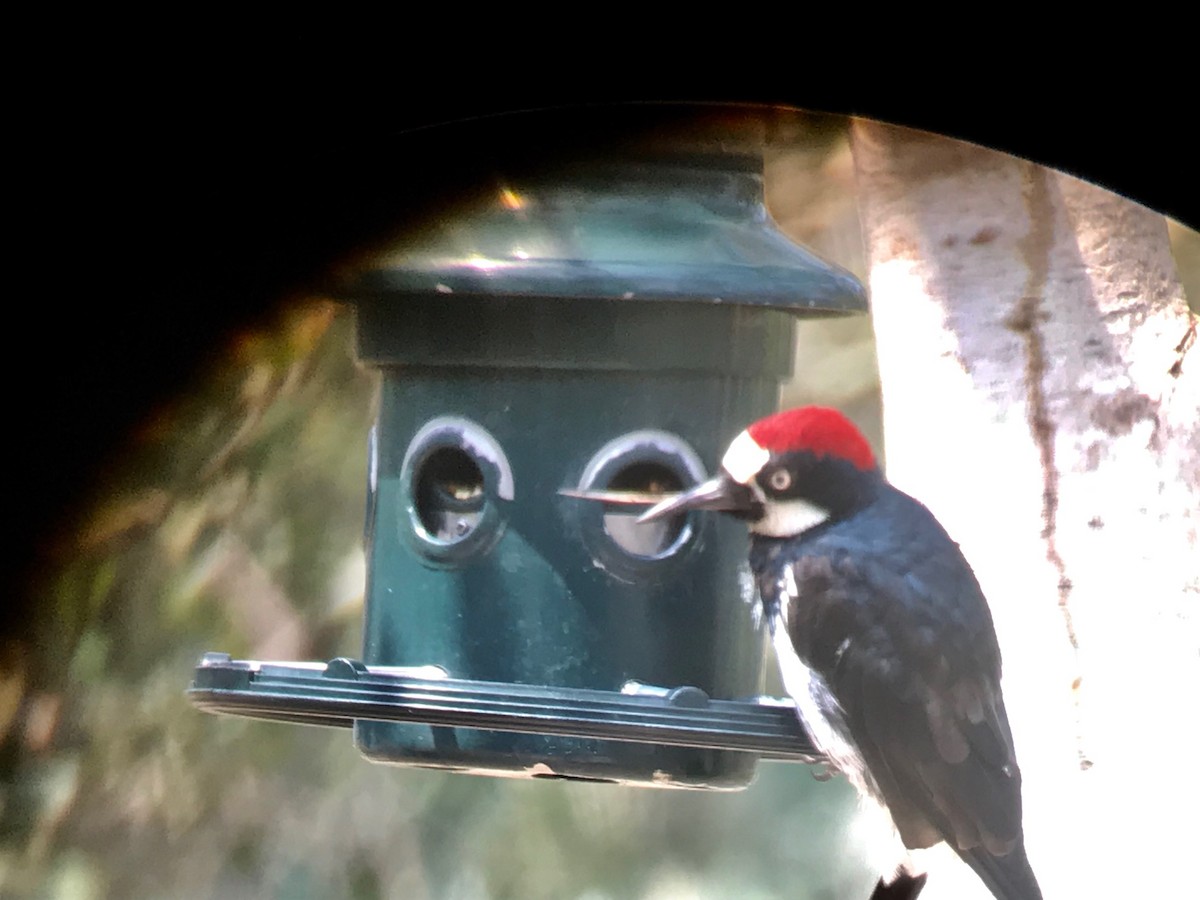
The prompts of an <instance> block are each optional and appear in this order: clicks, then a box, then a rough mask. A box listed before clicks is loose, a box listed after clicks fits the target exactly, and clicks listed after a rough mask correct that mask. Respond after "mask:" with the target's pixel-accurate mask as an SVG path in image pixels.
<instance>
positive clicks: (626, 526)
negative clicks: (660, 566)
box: [604, 462, 685, 556]
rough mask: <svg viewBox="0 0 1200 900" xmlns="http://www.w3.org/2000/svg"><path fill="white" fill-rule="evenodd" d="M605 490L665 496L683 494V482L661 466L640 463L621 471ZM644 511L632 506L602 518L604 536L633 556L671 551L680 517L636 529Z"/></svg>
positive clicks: (644, 508)
mask: <svg viewBox="0 0 1200 900" xmlns="http://www.w3.org/2000/svg"><path fill="white" fill-rule="evenodd" d="M608 490H610V491H631V492H636V493H640V494H664V495H665V494H674V493H678V492H679V491H682V490H683V482H682V481H681V480H680V478H679V475H677V474H676V473H675V472H674V471H672V470H671V469H669V468H668V467H667V466H664V465H663V464H662V463H656V462H640V463H633V464H631V465H628V466H625V467H624V468H623V469H620V470H619V471H618V472H617V473H616V474H615V475H614V476H613V477H612V480H611V481H609V483H608ZM647 508H648V507H644V506H633V507H631V508H629V509H614V510H612V511H610V512H605V514H604V530H605V532H607V533H608V536H609V537H610V538H612V539H613V541H614V542H616V544H617V545H618V546H620V547H621V549H623V550H625V551H626V552H627V553H632V554H634V555H635V556H658V555H659V554H661V553H663V552H664V551H666V550H667V549H668V548H670V547H671V546H672V545H673V544H674V543H675V542H676V541H677V540H678V539H679V535H680V533H681V532H682V531H683V525H684V521H685V517H684V516H683V515H678V516H671V518H669V519H666V520H663V521H661V522H646V523H644V524H640V525H639V524H638V521H637V518H638V516H640V515H641V514H642V513H644V512H645V511H646V509H647Z"/></svg>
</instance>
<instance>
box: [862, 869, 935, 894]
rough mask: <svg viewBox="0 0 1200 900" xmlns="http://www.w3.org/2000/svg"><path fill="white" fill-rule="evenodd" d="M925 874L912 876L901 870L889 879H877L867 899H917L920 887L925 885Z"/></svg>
mask: <svg viewBox="0 0 1200 900" xmlns="http://www.w3.org/2000/svg"><path fill="white" fill-rule="evenodd" d="M925 877H926V876H925V875H917V876H912V875H909V874H907V873H905V872H901V873H900V874H899V875H897V876H896V877H895V878H893V879H892V880H891V881H884V880H883V879H882V878H880V879H879V883H878V884H877V885H875V890H873V891H872V892H871V896H870V897H869V898H867V900H917V895H918V894H919V893H921V888H923V887H925Z"/></svg>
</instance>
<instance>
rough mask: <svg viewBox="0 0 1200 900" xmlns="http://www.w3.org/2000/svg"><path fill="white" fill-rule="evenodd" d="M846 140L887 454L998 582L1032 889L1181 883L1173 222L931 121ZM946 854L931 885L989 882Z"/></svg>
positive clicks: (1185, 375) (1192, 778) (1190, 742)
mask: <svg viewBox="0 0 1200 900" xmlns="http://www.w3.org/2000/svg"><path fill="white" fill-rule="evenodd" d="M852 143H853V150H854V158H855V167H856V178H857V184H858V191H859V202H860V209H861V214H862V220H863V228H864V234H865V237H866V243H867V253H868V258H869V272H870V277H869V283H870V290H871V302H872V314H873V321H874V325H875V332H876V342H877V348H878V357H879V368H880V376H881V380H882V385H883V406H884V433H885V436H886V450H887V460H888V477H889V478H890V479H891V481H892V482H893V483H894V484H896V485H897V486H898V487H899V488H900V489H901V490H905V491H907V492H909V493H912V494H913V495H914V496H916V497H918V498H919V499H921V500H922V501H923V502H925V503H926V505H928V506H929V507H930V509H931V510H932V511H933V512H934V514H935V515H937V516H938V518H939V519H940V520H941V521H942V523H943V524H944V525H945V526H946V528H947V529H948V530H949V532H950V534H951V535H952V536H954V538H955V539H956V540H958V541H959V542H960V544H961V545H962V548H963V551H964V553H965V554H966V556H967V559H968V560H969V561H970V562H971V564H972V566H973V567H974V568H975V571H976V574H977V575H978V577H979V580H980V583H981V584H982V586H983V589H984V592H985V593H986V595H987V596H988V598H989V600H990V602H991V605H992V612H993V616H994V618H995V621H996V627H997V632H998V634H999V637H1000V642H1001V647H1002V649H1003V651H1004V676H1005V679H1004V688H1005V696H1006V700H1007V703H1008V707H1009V714H1010V718H1011V720H1012V724H1013V731H1014V735H1015V739H1016V743H1017V753H1018V759H1019V761H1020V764H1021V768H1022V772H1023V774H1024V798H1025V829H1026V839H1027V844H1028V847H1029V855H1030V858H1031V860H1032V862H1033V866H1034V869H1035V871H1036V872H1037V874H1038V877H1039V880H1040V881H1041V884H1042V887H1043V890H1044V892H1045V896H1046V898H1047V900H1052V898H1079V897H1109V896H1114V897H1115V896H1129V897H1134V896H1136V897H1158V896H1161V897H1178V896H1186V895H1187V893H1188V892H1189V891H1190V890H1194V885H1195V883H1196V880H1195V877H1194V870H1195V866H1196V863H1195V860H1194V858H1193V854H1194V852H1195V848H1194V843H1195V835H1196V828H1197V826H1196V823H1195V820H1194V818H1193V815H1194V811H1195V810H1196V808H1197V806H1198V805H1200V766H1197V764H1196V763H1195V762H1194V761H1193V760H1192V755H1193V753H1194V751H1195V748H1196V747H1197V746H1200V726H1198V724H1197V723H1198V721H1200V717H1198V715H1197V712H1196V708H1197V703H1196V700H1195V696H1194V695H1195V693H1196V689H1197V687H1198V686H1200V610H1198V608H1197V605H1198V603H1200V552H1198V548H1197V529H1198V525H1200V371H1198V369H1200V351H1193V352H1192V353H1190V354H1189V351H1192V350H1193V345H1194V344H1195V342H1196V318H1195V316H1194V315H1192V314H1191V313H1190V312H1189V310H1188V308H1187V304H1186V302H1185V300H1184V296H1183V290H1182V288H1181V286H1180V282H1179V279H1178V276H1177V274H1176V272H1175V265H1174V261H1173V259H1172V257H1171V251H1170V245H1169V243H1168V238H1167V228H1166V222H1165V220H1164V219H1163V217H1162V216H1160V215H1157V214H1155V213H1153V212H1152V211H1150V210H1147V209H1145V208H1143V207H1141V206H1138V205H1137V204H1134V203H1132V202H1130V201H1128V200H1125V199H1123V198H1121V197H1118V196H1115V195H1113V194H1110V193H1108V192H1106V191H1104V190H1102V189H1100V188H1097V187H1095V186H1092V185H1089V184H1086V183H1084V182H1081V181H1079V180H1077V179H1074V178H1071V177H1069V176H1066V175H1063V174H1059V173H1056V172H1052V171H1049V170H1047V169H1044V168H1041V167H1039V166H1036V165H1033V164H1031V163H1028V162H1024V161H1022V160H1019V159H1016V158H1013V157H1009V156H1006V155H1003V154H999V153H995V152H992V151H989V150H985V149H983V148H980V147H975V146H971V145H967V144H963V143H959V142H957V141H953V140H949V139H946V138H941V137H936V136H933V135H928V134H924V133H920V132H914V131H910V130H907V129H901V128H895V127H891V126H885V125H881V124H877V123H871V122H865V121H859V122H856V123H855V124H854V126H853V134H852ZM943 858H945V859H949V858H950V857H949V854H946V855H945V856H939V857H938V862H937V863H936V866H937V868H936V869H935V871H934V873H933V874H932V875H931V877H930V880H929V886H928V888H927V891H926V894H925V895H924V896H928V897H930V898H931V900H935V898H937V897H975V896H979V897H986V896H988V894H987V892H986V890H984V889H983V888H982V886H980V885H978V884H977V883H976V884H975V885H972V884H971V879H970V876H969V873H966V874H963V872H962V871H958V872H955V871H954V870H955V869H957V868H958V867H957V866H955V864H954V863H950V862H947V863H946V865H945V866H942V865H941V862H940V860H941V859H943ZM939 870H944V871H945V874H944V875H943V874H941V873H940V871H939Z"/></svg>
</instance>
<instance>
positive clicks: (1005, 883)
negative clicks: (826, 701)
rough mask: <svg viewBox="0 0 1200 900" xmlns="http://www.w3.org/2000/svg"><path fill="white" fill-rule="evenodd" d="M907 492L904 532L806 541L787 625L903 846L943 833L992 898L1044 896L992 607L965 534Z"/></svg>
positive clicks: (858, 532)
mask: <svg viewBox="0 0 1200 900" xmlns="http://www.w3.org/2000/svg"><path fill="white" fill-rule="evenodd" d="M904 499H905V500H907V499H908V498H904ZM911 502H912V504H913V505H914V506H915V508H916V512H914V511H913V510H908V515H906V516H905V517H904V521H906V522H907V523H908V529H907V533H906V534H904V535H896V534H894V533H891V532H889V530H888V525H889V523H888V521H887V520H886V519H885V520H884V521H882V522H880V523H872V522H865V523H864V522H861V521H860V522H857V523H855V525H854V526H853V527H848V528H845V529H840V530H839V529H837V528H834V529H829V530H827V531H824V532H822V533H820V534H818V535H816V536H814V538H813V539H812V540H809V541H805V542H802V544H801V547H800V548H799V552H798V553H796V555H795V557H794V559H792V561H791V563H790V565H791V569H792V574H793V577H794V579H795V596H794V597H792V598H791V599H790V604H789V610H788V616H787V622H788V632H789V636H790V637H791V639H792V644H793V646H794V647H795V648H796V651H797V655H798V656H799V657H800V659H801V660H802V661H803V662H805V664H806V665H808V666H809V667H810V668H811V669H812V670H813V671H815V672H816V673H817V674H819V675H820V676H821V677H822V678H823V679H824V681H825V683H826V685H827V687H828V688H829V690H830V692H831V693H832V694H833V696H834V698H835V699H836V700H837V701H838V703H839V704H840V706H841V707H842V710H843V712H844V719H845V724H846V727H847V729H848V730H849V732H850V737H851V739H852V741H853V742H854V744H855V745H856V747H857V748H858V750H859V752H860V754H861V755H862V757H863V761H864V762H865V764H866V767H867V769H868V771H869V773H870V775H871V780H872V781H873V782H874V785H875V786H876V787H877V789H878V792H879V794H880V797H881V799H882V800H883V802H884V803H885V804H886V805H887V807H888V809H889V811H890V812H891V814H892V818H893V820H894V821H895V823H896V826H897V829H898V830H899V832H900V835H901V838H902V839H903V841H904V843H905V845H906V846H908V847H909V848H920V847H928V846H930V845H932V844H934V843H936V842H937V841H939V840H946V841H947V842H948V843H949V844H950V845H951V846H952V847H953V848H954V849H955V850H956V851H957V852H958V853H959V855H960V856H962V857H963V859H964V860H965V861H966V862H967V863H968V864H970V865H971V867H972V868H973V869H975V871H976V872H977V873H978V874H979V876H980V877H981V878H982V879H983V881H984V882H985V883H986V884H988V886H989V888H991V890H992V892H993V893H994V894H996V896H997V897H1001V898H1005V900H1017V898H1020V900H1028V898H1040V896H1041V894H1040V891H1039V890H1038V887H1037V882H1036V879H1035V878H1034V876H1033V873H1032V871H1031V870H1030V868H1029V864H1028V861H1027V860H1026V857H1025V852H1024V847H1023V840H1022V829H1021V774H1020V770H1019V769H1018V767H1017V761H1016V756H1015V753H1014V749H1013V741H1012V733H1011V731H1010V729H1009V724H1008V717H1007V714H1006V712H1005V709H1004V701H1003V697H1002V696H1001V691H1000V651H999V647H998V644H997V642H996V637H995V632H994V629H993V625H992V620H991V615H990V613H989V611H988V608H987V604H986V601H985V600H984V597H983V594H982V592H981V590H980V588H979V585H978V582H977V581H976V580H975V576H974V574H973V573H972V572H971V569H970V567H969V566H968V565H967V563H966V561H965V560H964V559H963V557H962V555H961V553H960V552H959V550H958V547H957V545H956V544H954V543H953V541H951V540H950V538H949V537H947V536H946V535H945V532H944V531H942V529H941V526H940V525H938V524H937V522H936V520H934V519H933V517H932V516H931V515H930V514H929V513H928V511H926V510H925V508H924V507H923V506H920V505H919V504H916V501H911ZM914 517H915V518H914Z"/></svg>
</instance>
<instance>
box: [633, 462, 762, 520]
mask: <svg viewBox="0 0 1200 900" xmlns="http://www.w3.org/2000/svg"><path fill="white" fill-rule="evenodd" d="M693 509H711V510H716V511H719V512H726V513H730V514H731V515H734V516H737V517H738V518H739V519H756V518H758V517H760V516H761V515H762V504H761V503H759V501H758V498H757V497H755V496H754V492H753V491H752V490H750V488H748V487H746V485H744V484H741V483H739V482H737V481H734V480H733V478H732V477H731V476H730V475H729V473H728V472H725V471H722V472H721V474H720V475H718V476H717V477H716V478H711V479H709V480H708V481H706V482H704V483H703V484H698V485H696V486H695V487H694V488H692V489H691V490H690V491H685V492H684V493H682V494H676V495H675V496H674V497H668V498H667V499H666V500H663V501H662V502H661V503H659V504H657V505H655V506H653V507H651V508H650V509H648V510H646V512H644V513H642V514H641V515H640V516H638V522H639V523H641V522H654V521H657V520H658V519H663V518H666V517H667V516H672V515H676V514H678V513H684V512H688V511H690V510H693Z"/></svg>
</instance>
